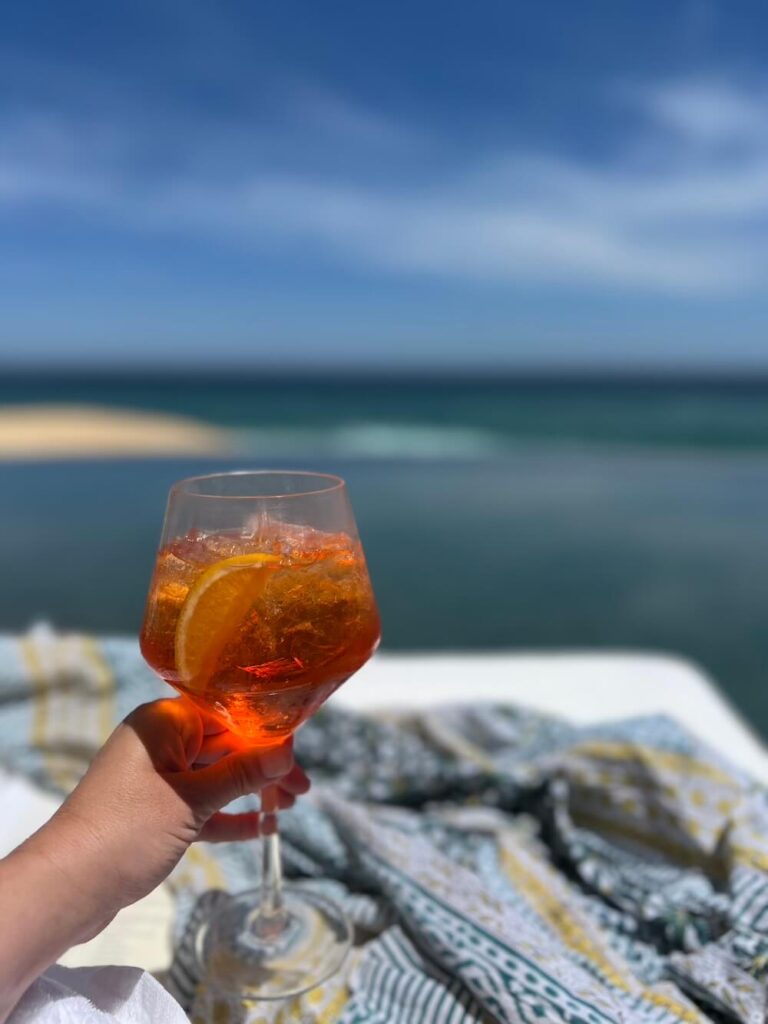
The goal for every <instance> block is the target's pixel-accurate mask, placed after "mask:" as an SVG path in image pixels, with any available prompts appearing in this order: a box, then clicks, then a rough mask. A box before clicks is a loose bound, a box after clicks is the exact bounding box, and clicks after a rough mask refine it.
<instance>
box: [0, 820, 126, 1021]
mask: <svg viewBox="0 0 768 1024" xmlns="http://www.w3.org/2000/svg"><path fill="white" fill-rule="evenodd" d="M67 831H68V828H67V824H66V823H63V824H62V822H61V821H60V820H57V818H56V817H54V819H52V821H51V822H49V823H48V824H47V825H45V826H44V827H43V828H42V829H41V830H40V831H39V832H38V833H36V834H35V835H34V836H32V837H31V838H30V839H29V840H27V842H26V843H24V844H22V846H20V847H19V848H18V849H17V850H14V851H13V853H11V854H9V856H7V857H6V858H5V859H3V860H2V861H0V912H1V913H2V917H3V921H4V922H5V936H4V938H3V940H2V941H0V1024H2V1022H3V1021H5V1020H6V1018H7V1016H8V1015H9V1014H10V1012H11V1010H12V1009H13V1007H14V1006H15V1005H16V1003H17V1002H18V1000H19V998H20V997H21V996H22V995H23V993H24V992H25V991H26V989H27V988H28V987H29V985H30V984H31V983H32V982H33V981H34V979H35V978H36V977H38V975H40V974H41V973H42V972H43V971H45V970H46V969H47V968H48V967H50V965H51V964H52V963H55V961H56V960H57V959H58V958H59V957H60V956H61V955H62V954H63V953H64V952H66V950H67V949H69V948H70V947H71V946H73V945H76V944H77V943H78V942H83V941H85V940H86V939H88V938H90V937H92V936H93V935H95V934H97V933H98V932H99V931H100V930H101V928H103V927H104V925H105V924H107V922H108V921H109V920H110V918H111V917H112V916H113V913H114V910H112V909H111V908H110V907H109V904H106V906H105V903H104V893H103V886H104V882H105V880H104V879H103V877H102V875H103V872H102V871H101V869H100V868H99V866H98V864H97V863H96V858H94V857H91V856H90V855H89V853H88V846H87V844H86V846H85V850H84V852H83V854H82V856H80V857H79V856H78V855H77V852H76V850H75V847H74V846H73V845H72V843H71V842H70V840H69V838H68V836H67ZM78 860H79V861H80V863H78ZM94 871H95V872H96V873H95V874H94ZM89 876H90V878H89Z"/></svg>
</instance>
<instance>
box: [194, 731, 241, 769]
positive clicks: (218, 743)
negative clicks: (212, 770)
mask: <svg viewBox="0 0 768 1024" xmlns="http://www.w3.org/2000/svg"><path fill="white" fill-rule="evenodd" d="M237 751H242V744H241V743H240V741H239V740H238V739H237V738H236V737H235V736H233V735H232V733H231V732H227V730H226V729H222V730H221V732H217V733H215V734H213V735H211V734H208V735H206V737H205V739H204V740H203V742H202V745H201V747H200V750H199V751H198V754H197V757H196V759H195V764H200V765H203V764H215V763H216V762H217V761H220V760H221V758H222V757H227V756H228V755H229V754H234V753H236V752H237Z"/></svg>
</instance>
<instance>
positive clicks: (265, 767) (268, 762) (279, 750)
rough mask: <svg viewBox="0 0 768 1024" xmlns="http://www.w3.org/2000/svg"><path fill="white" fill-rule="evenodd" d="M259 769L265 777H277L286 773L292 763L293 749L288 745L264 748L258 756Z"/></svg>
mask: <svg viewBox="0 0 768 1024" xmlns="http://www.w3.org/2000/svg"><path fill="white" fill-rule="evenodd" d="M259 761H260V762H261V770H262V771H263V772H264V777H265V778H267V779H279V778H281V776H283V775H287V774H288V772H289V771H290V770H291V765H292V764H293V751H292V750H291V748H290V747H287V746H286V747H275V748H274V750H266V751H265V752H264V753H263V754H261V755H260V756H259Z"/></svg>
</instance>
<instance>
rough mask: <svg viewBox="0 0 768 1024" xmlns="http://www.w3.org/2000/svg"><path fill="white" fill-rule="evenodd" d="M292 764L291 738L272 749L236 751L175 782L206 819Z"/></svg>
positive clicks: (192, 806)
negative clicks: (180, 785) (180, 784)
mask: <svg viewBox="0 0 768 1024" xmlns="http://www.w3.org/2000/svg"><path fill="white" fill-rule="evenodd" d="M292 767H293V742H292V740H291V739H288V740H287V741H286V742H285V743H283V744H282V745H281V746H279V747H271V748H270V749H269V750H245V751H237V752H236V753H234V754H230V755H229V756H228V757H223V758H222V759H221V760H220V761H217V762H216V764H212V765H209V766H208V767H207V768H200V769H198V770H196V771H188V772H184V773H183V774H184V779H183V782H182V780H181V779H179V777H178V775H177V776H176V777H175V778H174V780H173V782H174V785H177V786H178V784H179V783H180V782H181V783H182V787H183V790H184V794H183V795H184V797H185V799H186V801H187V803H188V804H189V806H190V807H191V808H192V809H193V810H195V811H196V812H198V813H200V814H202V815H203V816H204V817H205V818H207V817H208V816H209V815H210V814H212V813H213V812H214V811H218V810H219V808H221V807H225V806H226V805H227V804H228V803H231V801H232V800H236V799H237V798H238V797H240V796H245V795H246V794H247V793H257V792H258V791H259V790H260V789H262V788H263V787H264V786H267V785H269V784H270V783H274V782H277V780H278V779H281V778H282V777H283V776H284V775H287V774H288V772H289V771H290V770H291V768H292Z"/></svg>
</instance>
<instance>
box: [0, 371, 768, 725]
mask: <svg viewBox="0 0 768 1024" xmlns="http://www.w3.org/2000/svg"><path fill="white" fill-rule="evenodd" d="M29 401H39V402H53V401H56V402H84V403H88V404H100V405H104V406H110V407H117V408H137V407H138V408H145V409H148V410H165V411H173V412H178V413H183V414H186V415H192V416H196V417H199V418H201V419H204V420H207V421H209V422H212V423H218V424H225V425H228V426H231V427H233V428H234V429H235V430H236V431H237V442H238V455H237V457H233V458H232V459H228V460H214V459H204V460H203V459H167V460H166V459H162V460H125V461H118V462H109V461H101V460H97V461H67V462H58V463H5V464H2V463H0V572H2V575H3V578H4V581H5V584H4V586H2V587H0V627H3V628H11V629H19V628H24V627H25V626H27V625H28V624H29V623H30V622H32V621H34V620H36V619H40V618H46V619H49V620H50V621H52V622H53V623H55V624H57V625H60V626H62V627H74V628H83V629H94V630H117V631H122V632H135V631H136V630H137V629H138V626H139V622H140V618H141V612H142V606H143V600H144V595H145V591H146V585H147V581H148V578H149V573H150V569H151V564H152V558H153V554H154V549H155V545H156V542H157V538H158V535H159V530H160V524H161V520H162V514H163V507H164V502H165V495H166V491H167V488H168V486H169V485H170V483H172V482H173V481H174V480H175V479H177V478H179V477H181V476H185V475H190V474H192V473H197V472H205V471H210V470H212V469H215V468H219V467H222V468H226V467H230V468H235V467H238V468H243V467H270V466H288V467H293V468H302V467H306V468H310V469H313V468H322V469H326V470H329V471H331V472H339V473H341V474H342V475H343V476H345V477H346V479H347V480H348V482H349V485H350V490H351V494H352V498H353V502H354V505H355V509H356V512H357V516H358V521H359V526H360V530H361V534H362V537H363V541H364V543H365V546H366V551H367V553H368V558H369V562H370V565H371V572H372V575H373V579H374V585H375V587H376V591H377V594H378V597H379V600H380V604H381V609H382V617H383V623H384V642H385V644H386V645H387V646H388V647H390V648H392V649H446V648H465V649H466V648H475V649H478V648H513V649H531V648H539V649H541V648H544V649H562V648H584V647H589V648H617V647H618V648H630V649H631V648H643V649H649V648H650V649H655V650H663V651H671V652H675V653H680V654H682V655H684V656H687V657H690V658H693V659H694V660H696V661H697V662H698V663H699V664H701V665H703V666H704V668H705V669H707V670H708V671H709V672H710V673H711V674H712V675H713V676H714V677H715V678H716V679H717V681H718V682H719V683H720V685H721V686H722V687H723V688H724V689H725V690H726V692H727V693H728V694H729V695H730V697H731V699H732V700H733V702H734V703H736V704H737V705H738V706H739V707H740V708H741V709H742V711H743V713H744V714H745V716H746V717H747V718H748V719H749V720H750V721H751V722H752V723H753V725H754V726H755V728H757V729H759V730H761V731H763V732H764V733H768V685H766V674H767V670H768V630H767V629H766V625H768V383H766V382H763V381H735V380H731V381H726V380H721V381H695V380H676V381H666V382H663V381H653V380H634V381H627V380H615V379H614V380H611V379H602V380H577V381H573V380H571V381H548V380H542V379H538V380H537V379H529V380H521V379H517V380H505V379H496V380H485V381H483V380H466V381H461V380H456V379H452V380H447V379H443V380H440V379H433V380H428V379H425V378H421V379H410V380H407V381H403V380H396V379H389V380H385V379H377V380H364V379H352V378H348V379H337V380H310V379H304V380H293V379H287V378H283V379H269V380H267V379H260V378H255V377H254V378H252V379H239V380H238V379H236V378H233V379H226V378H219V379H213V380H210V379H209V380H200V379H192V378H187V379H185V378H182V377H177V378H172V377H166V378H155V379H142V378H140V377H134V378H122V379H114V378H88V379H75V378H68V379H59V380H57V379H54V378H51V379H48V380H42V379H40V378H38V379H32V378H15V379H14V378H6V379H4V380H2V381H0V404H7V403H11V402H29ZM471 682H472V681H471V680H468V681H467V686H468V694H469V693H471Z"/></svg>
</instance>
